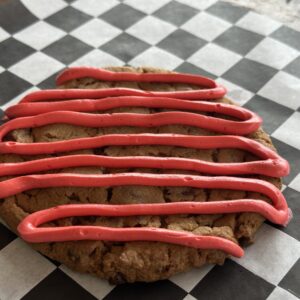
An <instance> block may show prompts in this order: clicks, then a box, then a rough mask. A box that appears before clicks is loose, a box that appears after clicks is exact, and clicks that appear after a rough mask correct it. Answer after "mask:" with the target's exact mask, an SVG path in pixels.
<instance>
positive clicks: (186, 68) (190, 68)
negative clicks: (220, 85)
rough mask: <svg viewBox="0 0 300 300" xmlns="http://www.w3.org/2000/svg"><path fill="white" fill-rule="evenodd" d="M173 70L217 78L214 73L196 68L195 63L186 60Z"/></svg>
mask: <svg viewBox="0 0 300 300" xmlns="http://www.w3.org/2000/svg"><path fill="white" fill-rule="evenodd" d="M175 71H176V72H180V73H191V74H196V75H201V76H205V77H209V78H212V79H216V78H217V76H215V75H214V74H212V73H210V72H207V71H206V70H203V69H201V68H198V67H196V66H195V65H193V64H191V63H188V62H184V63H182V64H181V65H180V66H179V67H177V68H176V69H175Z"/></svg>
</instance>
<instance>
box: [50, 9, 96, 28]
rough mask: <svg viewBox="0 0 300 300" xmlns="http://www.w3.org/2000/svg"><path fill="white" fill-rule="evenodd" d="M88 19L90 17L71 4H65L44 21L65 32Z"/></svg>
mask: <svg viewBox="0 0 300 300" xmlns="http://www.w3.org/2000/svg"><path fill="white" fill-rule="evenodd" d="M90 19H91V17H90V16H88V15H86V14H85V13H83V12H81V11H79V10H77V9H75V8H74V7H72V6H67V7H65V8H64V9H62V10H60V11H59V12H57V13H56V14H54V15H52V16H50V17H49V18H47V19H46V21H47V22H48V23H50V24H52V25H54V26H56V27H58V28H61V29H62V30H64V31H66V32H70V31H72V30H74V29H75V28H77V27H79V26H80V25H82V24H84V23H85V22H87V21H88V20H90Z"/></svg>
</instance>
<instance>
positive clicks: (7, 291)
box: [0, 238, 56, 300]
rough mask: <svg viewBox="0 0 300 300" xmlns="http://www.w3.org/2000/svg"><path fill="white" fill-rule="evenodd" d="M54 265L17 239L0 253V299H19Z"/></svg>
mask: <svg viewBox="0 0 300 300" xmlns="http://www.w3.org/2000/svg"><path fill="white" fill-rule="evenodd" d="M55 268H56V267H55V265H54V264H52V263H51V262H50V261H48V260H47V259H46V258H44V257H43V256H42V255H41V254H39V253H38V252H36V251H34V250H33V249H31V248H30V247H29V246H28V245H27V244H25V242H23V241H22V240H21V239H19V238H17V239H15V240H14V241H12V242H11V243H10V244H8V245H7V246H6V247H5V248H3V249H2V250H1V252H0V281H1V282H2V283H3V284H1V289H0V299H3V300H4V299H20V298H21V297H22V296H24V295H25V294H26V293H28V292H29V291H30V290H31V289H32V288H33V287H34V286H35V285H36V284H38V283H39V282H40V281H41V280H43V279H44V278H45V277H46V276H47V275H48V274H50V273H51V272H52V271H53V270H54V269H55Z"/></svg>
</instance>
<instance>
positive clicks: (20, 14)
mask: <svg viewBox="0 0 300 300" xmlns="http://www.w3.org/2000/svg"><path fill="white" fill-rule="evenodd" d="M37 20H38V19H37V18H36V17H35V16H34V15H33V14H32V13H31V12H30V11H29V10H28V9H27V8H26V7H24V5H23V4H22V1H19V0H6V1H1V6H0V26H1V27H3V28H4V30H6V31H7V32H9V33H11V34H13V33H16V32H17V31H19V30H21V29H24V28H25V27H27V26H29V25H31V24H33V23H34V22H36V21H37Z"/></svg>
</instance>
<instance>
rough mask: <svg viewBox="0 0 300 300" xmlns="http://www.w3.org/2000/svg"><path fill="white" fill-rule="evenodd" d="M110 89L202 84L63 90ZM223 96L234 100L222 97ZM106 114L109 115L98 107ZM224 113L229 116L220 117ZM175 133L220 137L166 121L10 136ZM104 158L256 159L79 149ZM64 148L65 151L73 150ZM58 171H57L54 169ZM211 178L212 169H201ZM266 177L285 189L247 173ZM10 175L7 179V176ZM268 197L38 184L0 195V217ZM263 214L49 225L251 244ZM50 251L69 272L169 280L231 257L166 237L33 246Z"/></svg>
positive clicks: (92, 83)
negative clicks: (67, 208)
mask: <svg viewBox="0 0 300 300" xmlns="http://www.w3.org/2000/svg"><path fill="white" fill-rule="evenodd" d="M107 69H109V70H112V71H115V72H124V71H126V72H141V73H162V72H164V73H165V72H167V71H166V70H161V69H156V68H132V67H111V68H107ZM110 87H128V88H134V89H141V90H146V91H153V90H154V91H174V90H190V89H196V88H198V87H197V86H193V85H187V84H170V83H168V84H167V83H136V82H120V83H118V82H107V81H105V82H103V81H99V80H96V79H93V78H82V79H75V80H71V81H69V82H67V83H66V84H64V85H62V86H61V87H60V88H66V89H69V88H81V89H85V88H88V89H101V88H110ZM211 101H217V102H221V103H229V104H233V102H232V101H230V100H228V99H226V98H223V99H218V100H211ZM160 111H167V110H165V109H164V110H162V109H160V110H158V109H153V108H141V107H130V108H116V109H112V110H109V111H106V113H117V112H134V113H141V114H151V113H156V112H160ZM94 113H103V112H94ZM214 116H217V117H220V118H228V116H222V115H216V114H214ZM149 132H150V133H177V134H186V135H216V134H217V133H216V132H212V131H209V130H204V129H201V128H195V127H191V126H185V125H166V126H159V127H152V128H143V127H140V128H137V127H129V126H127V127H126V126H124V127H106V128H88V127H83V126H73V125H67V124H51V125H46V126H42V127H37V128H32V129H19V130H15V131H13V132H12V133H10V135H9V136H8V137H7V139H9V140H14V141H17V142H22V143H28V142H30V143H35V142H55V141H60V140H68V139H74V138H80V137H94V136H98V135H106V134H114V133H149ZM248 137H249V138H251V139H254V140H256V141H257V142H259V143H261V144H264V145H265V146H267V147H270V148H272V149H274V147H273V145H272V142H271V140H270V138H269V136H268V135H267V134H266V133H265V132H264V131H263V130H262V129H259V130H257V131H256V132H254V133H252V134H250V135H248ZM79 153H87V154H88V153H95V154H101V155H106V156H163V157H168V156H172V157H185V158H195V159H201V160H205V161H211V162H243V161H252V160H255V157H254V156H253V155H251V154H249V153H247V152H245V151H242V150H237V149H213V150H211V149H209V150H199V149H197V150H195V149H189V148H180V147H172V146H108V147H102V148H98V149H86V150H81V151H76V154H79ZM70 154H74V153H64V154H60V155H70ZM47 156H49V157H50V156H51V155H43V156H41V155H39V156H38V157H37V156H24V155H23V156H22V155H13V154H2V155H1V154H0V162H19V161H28V160H33V159H37V158H42V157H47ZM125 171H126V172H148V173H160V172H162V170H157V169H140V168H139V169H137V168H135V169H133V168H131V169H126V170H124V169H110V168H99V167H84V168H82V167H81V168H68V169H61V170H57V171H55V172H60V173H64V172H68V173H70V172H72V173H84V174H107V173H119V172H125ZM53 172H54V171H53ZM164 173H178V174H182V173H184V174H195V175H199V173H196V172H192V171H190V172H188V171H184V172H183V171H179V170H164ZM201 175H206V174H201ZM248 177H252V178H260V179H263V180H266V181H269V182H271V183H272V184H274V185H275V186H276V187H278V188H280V187H281V182H280V179H278V178H273V177H267V176H261V175H260V176H259V175H257V176H254V175H253V176H252V175H251V176H248ZM4 179H7V178H2V180H4ZM243 198H251V199H262V200H265V201H269V199H268V198H266V197H265V196H264V195H261V194H259V193H255V192H249V191H233V190H220V189H213V190H207V189H196V188H189V187H168V186H166V187H149V186H147V187H146V186H120V187H101V188H96V187H93V188H79V187H62V188H46V189H35V190H30V191H27V192H23V193H20V194H18V195H15V196H11V197H8V198H5V199H2V200H0V216H1V217H2V218H3V219H4V220H5V221H6V222H7V224H8V225H9V226H10V228H12V230H14V231H15V232H16V228H17V226H18V224H19V223H20V221H21V220H22V219H24V218H25V217H26V216H27V215H28V214H30V213H33V212H35V211H39V210H42V209H46V208H49V207H53V206H57V205H61V204H71V203H111V204H131V203H153V202H154V203H164V202H176V201H196V202H198V201H200V202H204V201H217V200H231V199H243ZM263 221H264V218H263V217H262V216H261V215H259V214H256V213H236V214H212V215H173V216H151V215H150V216H136V217H117V218H110V217H95V216H91V217H71V218H65V219H61V220H59V221H56V222H51V223H50V224H48V226H68V225H81V224H83V225H98V226H109V227H157V228H168V229H172V230H179V231H189V232H192V233H194V234H198V235H213V236H219V237H223V238H226V239H229V240H231V241H234V242H236V243H240V244H243V243H250V242H252V241H253V239H254V235H255V233H256V231H257V230H258V229H259V227H260V226H261V224H262V223H263ZM31 245H32V247H33V248H35V249H36V250H38V251H40V252H41V253H43V254H44V255H46V256H48V257H50V258H52V259H54V260H57V261H59V262H61V263H64V264H65V265H67V266H68V267H70V268H71V269H74V270H77V271H80V272H87V273H91V274H94V275H96V276H99V277H101V278H105V279H108V280H109V281H111V282H113V283H123V282H135V281H155V280H160V279H166V278H169V277H170V276H172V275H174V274H176V273H178V272H183V271H186V270H188V269H190V268H191V267H200V266H202V265H204V264H206V263H216V264H222V263H223V262H224V260H225V258H226V257H227V256H228V255H227V254H226V253H224V252H222V251H220V250H202V249H195V248H190V247H185V246H179V245H173V244H167V243H162V242H107V241H72V242H51V243H39V244H31Z"/></svg>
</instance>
